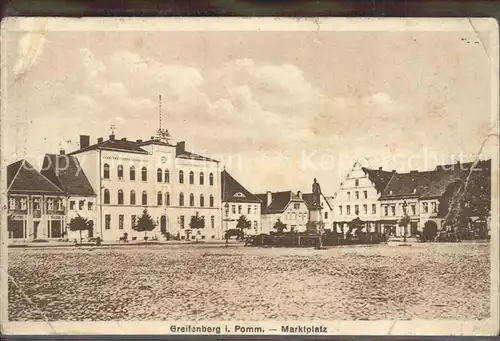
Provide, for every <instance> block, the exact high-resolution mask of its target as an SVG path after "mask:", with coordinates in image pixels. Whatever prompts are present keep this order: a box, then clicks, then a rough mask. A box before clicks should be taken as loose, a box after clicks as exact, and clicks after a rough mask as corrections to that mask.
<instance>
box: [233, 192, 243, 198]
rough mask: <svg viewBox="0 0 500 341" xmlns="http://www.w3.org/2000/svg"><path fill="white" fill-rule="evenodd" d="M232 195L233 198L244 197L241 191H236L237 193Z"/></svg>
mask: <svg viewBox="0 0 500 341" xmlns="http://www.w3.org/2000/svg"><path fill="white" fill-rule="evenodd" d="M233 197H235V198H244V197H245V194H243V193H241V192H238V193H235V194H234V195H233Z"/></svg>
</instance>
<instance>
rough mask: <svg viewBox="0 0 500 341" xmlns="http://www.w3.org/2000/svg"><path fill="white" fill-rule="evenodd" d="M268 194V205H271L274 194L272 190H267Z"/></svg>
mask: <svg viewBox="0 0 500 341" xmlns="http://www.w3.org/2000/svg"><path fill="white" fill-rule="evenodd" d="M266 195H267V206H269V205H271V202H272V201H273V195H272V194H271V192H270V191H267V192H266Z"/></svg>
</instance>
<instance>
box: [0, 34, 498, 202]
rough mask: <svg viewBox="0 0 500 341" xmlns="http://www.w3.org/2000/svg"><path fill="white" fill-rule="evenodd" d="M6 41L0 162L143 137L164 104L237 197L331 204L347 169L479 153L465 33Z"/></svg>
mask: <svg viewBox="0 0 500 341" xmlns="http://www.w3.org/2000/svg"><path fill="white" fill-rule="evenodd" d="M35 28H36V27H35ZM39 32H40V31H39ZM4 38H5V39H6V46H5V47H4V48H5V52H6V55H7V59H6V65H7V67H6V72H7V84H8V88H7V94H6V100H5V108H6V110H7V120H6V122H5V123H6V125H4V127H3V129H4V133H5V134H6V136H7V141H8V145H7V146H6V150H5V153H4V157H5V159H6V161H7V162H12V161H15V160H16V159H19V158H28V159H29V160H41V158H42V156H43V154H44V153H45V152H57V151H58V150H59V149H60V148H62V149H65V150H66V151H72V150H74V149H76V148H77V146H78V140H79V137H78V136H79V134H88V135H91V141H92V142H95V141H96V139H97V138H98V137H106V136H108V135H109V134H110V129H109V127H110V126H111V125H115V126H116V135H117V137H118V138H121V137H127V138H129V139H139V138H142V139H145V138H148V137H150V136H151V135H153V134H154V133H155V131H156V129H157V128H158V95H159V94H162V96H163V105H162V106H163V113H164V118H163V121H164V126H166V127H167V128H168V129H169V130H170V132H171V134H172V136H173V141H174V142H176V141H181V140H185V141H186V145H187V149H188V150H191V151H193V152H197V153H200V154H204V155H207V156H211V157H216V158H218V159H220V160H222V161H223V162H224V163H225V164H226V166H227V168H228V170H230V171H231V173H233V175H234V176H235V177H237V178H238V179H239V180H240V182H242V183H243V184H244V185H246V186H247V187H248V189H249V190H251V191H254V192H260V191H265V190H266V189H271V190H288V189H291V190H294V191H296V190H299V189H301V190H303V191H309V190H310V186H311V183H312V178H313V177H317V178H318V180H319V181H320V183H321V184H322V186H323V191H324V192H325V193H326V194H327V195H329V194H332V195H333V192H334V191H336V190H337V186H338V184H339V182H340V179H341V177H342V176H343V175H344V174H345V172H346V171H347V170H348V168H349V167H350V166H351V165H352V163H353V162H354V161H355V160H357V159H359V160H362V162H364V163H365V164H367V165H369V166H372V167H379V166H382V167H384V168H387V169H389V170H391V169H398V170H401V171H404V170H408V169H410V168H416V169H424V168H433V167H434V166H435V165H436V163H440V162H447V161H449V160H450V159H453V158H454V157H457V156H458V155H460V154H465V155H469V156H470V155H473V154H475V153H477V152H478V151H479V149H480V147H481V144H482V143H483V141H484V140H485V138H486V136H487V135H488V133H489V132H490V129H491V124H492V123H491V98H490V83H491V81H490V80H491V69H490V65H489V59H488V53H489V51H488V50H487V46H486V48H485V46H484V44H483V40H482V39H481V37H480V36H478V35H477V34H476V33H475V32H474V31H473V30H472V29H471V30H469V31H463V32H377V31H375V32H373V31H372V32H356V31H343V32H334V31H322V30H320V31H319V32H316V31H311V32H308V31H302V32H286V31H281V32H280V31H277V32H269V31H266V32H258V31H254V32H244V31H232V32H223V31H218V32H165V31H163V32H154V31H152V32H147V31H141V32H130V31H129V32H109V31H108V32H89V31H87V32H74V31H73V32H62V31H53V32H44V33H32V32H29V30H27V31H25V32H22V31H21V32H8V34H6V35H5V36H4ZM484 157H489V155H488V153H487V150H486V149H485V150H484ZM32 162H33V161H32ZM39 162H40V161H39ZM35 163H36V162H35Z"/></svg>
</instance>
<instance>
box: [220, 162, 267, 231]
mask: <svg viewBox="0 0 500 341" xmlns="http://www.w3.org/2000/svg"><path fill="white" fill-rule="evenodd" d="M221 190H222V208H223V210H224V212H223V229H224V230H229V229H235V228H236V225H237V223H238V219H239V218H240V217H241V216H245V217H246V219H247V220H248V221H249V222H250V223H251V228H250V229H249V230H247V231H245V233H247V234H254V235H255V234H259V233H261V231H262V219H261V202H260V200H259V198H257V197H256V196H255V195H254V194H252V193H251V192H250V191H248V190H247V189H246V188H245V187H243V185H241V184H240V183H239V182H238V181H237V180H236V179H235V178H233V177H232V176H231V174H229V173H228V172H227V171H226V170H223V171H222V174H221Z"/></svg>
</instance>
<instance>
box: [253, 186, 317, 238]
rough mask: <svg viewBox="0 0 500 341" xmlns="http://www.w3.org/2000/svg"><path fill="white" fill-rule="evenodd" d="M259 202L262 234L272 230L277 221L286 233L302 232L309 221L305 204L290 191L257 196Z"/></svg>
mask: <svg viewBox="0 0 500 341" xmlns="http://www.w3.org/2000/svg"><path fill="white" fill-rule="evenodd" d="M257 197H258V198H259V199H260V201H261V203H262V204H261V211H262V232H263V233H269V232H271V231H273V230H274V225H275V224H276V222H277V221H278V220H280V221H281V222H282V223H284V224H285V225H286V227H287V231H298V232H304V231H305V230H306V224H307V222H308V220H309V210H308V208H307V204H306V202H305V201H304V200H303V199H302V198H300V197H299V196H298V195H297V194H295V193H293V192H292V191H283V192H270V191H268V192H266V193H263V194H257Z"/></svg>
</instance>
